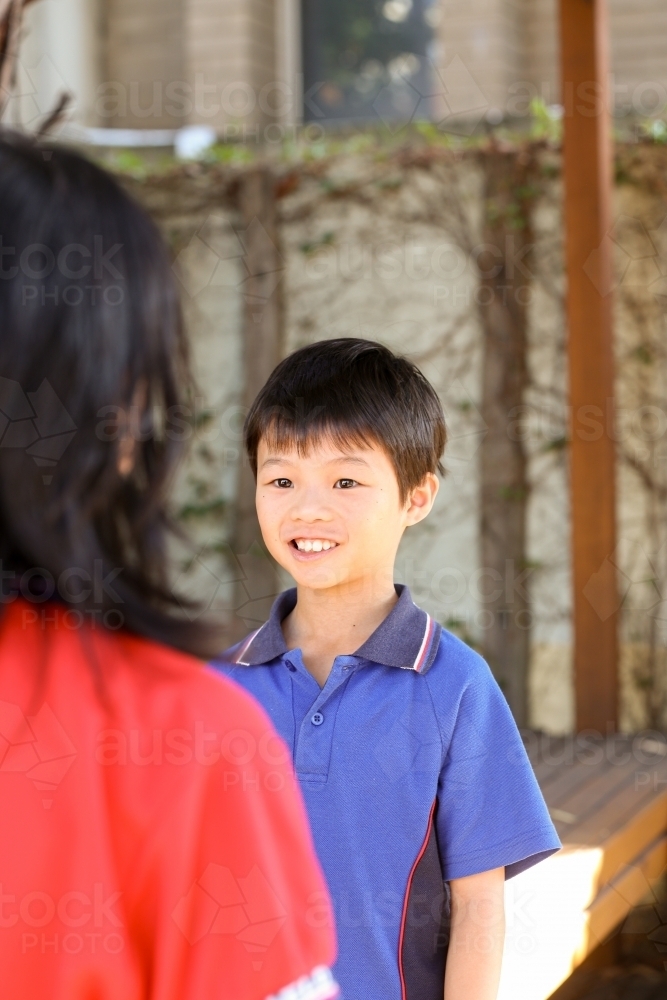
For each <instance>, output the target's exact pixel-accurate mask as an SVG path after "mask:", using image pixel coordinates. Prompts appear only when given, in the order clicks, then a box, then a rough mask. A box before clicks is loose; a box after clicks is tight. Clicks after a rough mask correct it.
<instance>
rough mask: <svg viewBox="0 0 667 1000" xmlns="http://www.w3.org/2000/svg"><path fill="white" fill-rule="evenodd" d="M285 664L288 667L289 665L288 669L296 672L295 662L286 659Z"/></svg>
mask: <svg viewBox="0 0 667 1000" xmlns="http://www.w3.org/2000/svg"><path fill="white" fill-rule="evenodd" d="M285 666H286V667H287V669H288V670H290V671H291V672H292V673H294V672H295V671H296V667H295V666H294V664H293V663H291V662H290V661H289V660H285Z"/></svg>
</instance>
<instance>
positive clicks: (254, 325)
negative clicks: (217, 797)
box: [232, 166, 284, 638]
mask: <svg viewBox="0 0 667 1000" xmlns="http://www.w3.org/2000/svg"><path fill="white" fill-rule="evenodd" d="M274 189H275V178H274V176H273V173H272V171H271V169H270V168H268V167H265V166H259V167H256V168H254V169H252V170H249V171H248V172H247V173H245V174H244V175H243V177H242V179H241V181H240V188H239V209H240V213H241V220H242V221H241V226H242V228H241V231H240V232H239V238H240V240H241V242H242V244H243V249H244V251H245V254H244V264H245V268H246V274H247V277H246V279H245V281H244V282H243V286H242V292H243V374H244V385H243V405H244V407H245V408H246V410H247V409H248V408H249V407H250V406H251V404H252V402H253V400H254V399H255V396H256V395H257V393H258V392H259V390H260V389H261V388H262V386H263V385H264V383H265V382H266V380H267V379H268V377H269V375H270V374H271V372H272V371H273V369H274V368H275V366H276V365H277V364H278V361H279V360H280V357H281V353H282V350H281V330H282V296H281V280H282V276H283V271H284V265H283V259H282V256H281V254H280V251H279V248H278V244H279V239H278V231H277V225H276V202H275V190H274ZM232 547H233V549H234V552H235V553H236V556H237V559H238V561H239V563H240V565H241V567H242V570H243V574H244V578H243V579H242V580H239V581H238V584H237V593H236V600H235V606H236V619H237V620H236V621H235V622H233V623H232V630H233V632H236V633H237V634H238V637H239V638H240V637H241V636H242V635H243V634H244V633H245V632H247V631H249V630H250V629H251V628H253V627H257V626H258V625H261V624H262V623H263V622H264V621H266V619H267V617H268V613H269V610H270V607H271V603H272V601H273V599H274V598H275V596H276V594H277V593H278V591H279V589H280V585H279V580H278V574H277V570H276V566H275V564H274V562H273V560H272V559H271V558H270V556H269V555H268V553H267V552H266V549H265V548H264V545H263V543H262V538H261V533H260V530H259V524H258V522H257V515H256V513H255V478H254V476H253V473H252V470H251V468H250V465H249V463H248V460H247V458H246V456H245V454H243V455H242V457H241V462H240V469H239V485H238V494H237V504H236V519H235V525H234V532H233V536H232Z"/></svg>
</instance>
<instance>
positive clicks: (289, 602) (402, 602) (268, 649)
mask: <svg viewBox="0 0 667 1000" xmlns="http://www.w3.org/2000/svg"><path fill="white" fill-rule="evenodd" d="M396 593H397V594H398V601H397V602H396V604H395V605H394V607H393V608H392V609H391V611H390V612H389V614H388V615H387V617H386V618H385V620H384V621H383V622H381V624H380V625H378V627H377V628H376V630H375V632H373V634H372V635H371V636H369V637H368V639H367V640H366V642H364V643H363V645H361V646H360V647H359V649H357V650H356V652H355V653H354V655H355V656H359V657H361V658H363V659H365V660H370V661H371V662H373V663H380V664H382V665H383V666H387V667H399V668H400V669H401V670H414V671H415V673H418V674H425V673H426V671H427V670H429V669H430V667H431V666H432V664H433V661H434V659H435V656H436V653H437V651H438V646H439V643H440V633H441V628H440V625H438V623H437V622H436V621H434V620H433V618H431V616H430V615H428V614H427V613H426V612H425V611H423V610H422V609H421V608H418V607H417V605H416V604H414V602H413V600H412V598H411V596H410V591H409V590H408V588H407V587H405V586H403V585H402V584H396ZM295 605H296V589H294V588H293V589H291V590H286V591H284V593H282V594H280V595H279V597H277V598H276V600H275V601H274V603H273V607H272V608H271V615H270V617H269V620H268V621H267V622H266V623H265V624H264V625H262V627H261V628H258V629H257V630H256V631H255V632H251V634H250V635H249V636H248V637H247V638H246V639H245V640H244V641H243V642H242V643H241V644H240V646H239V648H238V650H237V652H236V654H235V656H234V663H237V664H239V665H240V666H244V667H252V666H259V665H260V664H264V663H269V662H270V661H271V660H275V659H277V658H278V657H280V656H283V655H284V654H285V653H287V651H288V650H287V646H286V644H285V638H284V636H283V631H282V628H281V622H282V621H283V619H284V618H286V617H287V615H288V614H289V613H290V612H291V611H292V610H293V609H294V607H295Z"/></svg>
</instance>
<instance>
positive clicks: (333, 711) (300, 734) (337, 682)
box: [290, 651, 353, 783]
mask: <svg viewBox="0 0 667 1000" xmlns="http://www.w3.org/2000/svg"><path fill="white" fill-rule="evenodd" d="M295 652H297V651H292V652H291V653H290V659H291V660H292V662H293V664H294V667H295V670H296V671H297V672H298V674H299V675H300V676H299V678H298V680H297V679H296V678H295V683H298V684H299V685H302V684H303V685H308V687H307V688H306V689H305V690H302V691H301V696H300V698H299V699H298V700H299V701H300V703H301V704H300V713H299V714H302V713H303V714H302V718H301V721H300V722H299V719H298V718H297V719H295V723H296V742H295V747H294V767H295V770H296V773H297V777H298V778H299V780H300V781H306V782H313V783H323V782H325V781H326V780H327V777H328V775H329V765H330V762H331V749H332V743H333V735H334V727H335V723H336V715H337V713H338V709H339V706H340V702H341V698H342V696H343V691H344V688H345V684H346V682H347V680H348V678H349V676H350V673H351V670H352V667H353V662H352V658H351V657H345V656H337V657H336V659H335V660H334V663H333V666H332V668H331V673H330V674H329V676H328V678H327V681H326V684H325V685H324V687H323V688H320V687H319V685H318V684H317V681H315V679H314V678H313V677H312V676H311V674H309V673H308V671H307V670H306V668H305V666H304V665H303V661H302V660H301V658H300V656H299V657H296V656H294V653H295ZM304 674H305V675H307V676H304ZM309 682H312V689H313V693H314V695H315V698H314V700H313V701H312V702H310V704H308V705H307V707H306V699H305V696H306V694H307V692H308V693H309V692H310V690H311V685H310V683H309ZM295 707H296V706H295ZM304 709H305V712H304Z"/></svg>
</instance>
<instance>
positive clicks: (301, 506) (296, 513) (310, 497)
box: [290, 490, 333, 522]
mask: <svg viewBox="0 0 667 1000" xmlns="http://www.w3.org/2000/svg"><path fill="white" fill-rule="evenodd" d="M290 515H291V517H292V520H293V521H306V522H311V521H331V520H332V518H333V513H332V511H331V508H330V507H329V505H328V504H327V502H326V499H325V497H324V496H322V494H321V493H320V492H319V491H317V490H308V491H307V492H303V493H300V494H297V495H296V496H295V497H294V502H293V504H292V509H291V511H290Z"/></svg>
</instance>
